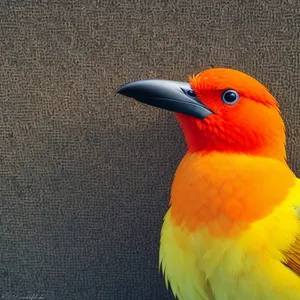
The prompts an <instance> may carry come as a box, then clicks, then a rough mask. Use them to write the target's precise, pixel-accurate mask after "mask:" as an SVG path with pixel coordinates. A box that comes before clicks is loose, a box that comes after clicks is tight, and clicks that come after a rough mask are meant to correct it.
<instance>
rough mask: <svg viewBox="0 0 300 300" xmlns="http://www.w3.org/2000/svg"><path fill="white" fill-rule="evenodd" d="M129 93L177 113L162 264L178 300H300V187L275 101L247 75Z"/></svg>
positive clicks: (160, 84)
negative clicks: (178, 156) (180, 149)
mask: <svg viewBox="0 0 300 300" xmlns="http://www.w3.org/2000/svg"><path fill="white" fill-rule="evenodd" d="M118 92H119V93H120V94H122V95H125V96H128V97H132V98H135V99H136V100H138V101H140V102H143V103H147V104H150V105H153V106H156V107H160V108H163V109H167V110H170V111H173V112H175V114H176V116H177V118H178V120H179V123H180V125H181V127H182V130H183V133H184V136H185V139H186V143H187V147H188V150H187V153H186V154H185V156H184V157H183V159H182V161H181V163H180V164H179V167H178V169H177V170H176V173H175V177H174V181H173V184H172V190H171V199H170V207H169V209H168V211H167V213H166V216H165V218H164V223H163V227H162V231H161V242H160V252H159V259H160V265H161V268H162V271H163V273H164V276H165V280H166V285H167V286H168V285H170V287H171V289H172V292H173V294H174V296H175V297H176V298H178V299H179V300H198V299H206V300H208V299H209V300H212V299H216V300H250V299H251V300H252V299H253V300H254V299H255V300H299V299H300V277H299V276H300V223H299V218H300V180H299V179H298V178H297V177H296V176H295V175H294V173H293V172H292V171H291V169H290V168H289V166H288V164H287V163H286V150H285V139H286V137H285V126H284V123H283V120H282V117H281V114H280V110H279V105H278V102H277V101H276V99H275V98H274V97H273V96H272V95H271V94H270V92H269V91H268V90H267V88H265V87H264V86H263V85H262V84H261V83H260V82H259V81H257V80H255V79H254V78H252V77H251V76H249V75H246V74H244V73H242V72H240V71H237V70H232V69H224V68H213V69H208V70H205V71H202V72H200V73H199V74H197V75H195V76H191V77H190V78H189V83H185V82H177V81H168V80H140V81H135V82H131V83H128V84H125V85H123V86H122V87H121V88H120V89H119V91H118Z"/></svg>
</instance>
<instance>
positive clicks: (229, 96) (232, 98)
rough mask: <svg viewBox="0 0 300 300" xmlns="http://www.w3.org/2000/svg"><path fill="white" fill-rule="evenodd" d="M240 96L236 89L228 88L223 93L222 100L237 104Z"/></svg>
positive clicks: (229, 103)
mask: <svg viewBox="0 0 300 300" xmlns="http://www.w3.org/2000/svg"><path fill="white" fill-rule="evenodd" d="M239 98H240V96H239V94H238V93H237V92H236V91H234V90H227V91H225V92H224V93H223V94H222V101H223V102H224V103H226V104H228V105H232V104H235V103H236V102H238V100H239Z"/></svg>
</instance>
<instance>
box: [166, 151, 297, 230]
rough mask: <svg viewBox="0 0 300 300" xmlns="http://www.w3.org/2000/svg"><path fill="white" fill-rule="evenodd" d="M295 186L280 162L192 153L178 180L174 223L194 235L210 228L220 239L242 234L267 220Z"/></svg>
mask: <svg viewBox="0 0 300 300" xmlns="http://www.w3.org/2000/svg"><path fill="white" fill-rule="evenodd" d="M295 182H296V177H295V175H294V174H293V173H292V171H291V170H290V169H289V168H288V167H287V165H286V164H283V163H282V162H280V161H279V160H274V159H268V158H263V157H255V156H248V155H238V154H231V155H228V154H223V153H214V154H210V155H205V156H203V155H201V154H199V153H194V154H193V153H188V154H186V155H185V157H184V158H183V160H182V161H181V163H180V165H179V167H178V169H177V171H176V174H175V178H174V182H173V186H172V192H171V201H170V205H171V207H170V211H171V217H172V220H173V222H174V223H176V224H177V225H179V226H180V225H182V226H186V228H187V229H188V230H190V231H195V230H197V229H198V228H201V227H205V228H208V229H209V230H210V231H211V232H213V233H214V234H217V235H224V234H225V235H228V234H237V233H238V232H237V231H239V230H243V228H244V229H245V228H247V227H248V226H249V225H250V224H251V223H252V222H254V221H257V220H259V219H261V218H263V217H265V216H266V215H268V214H269V213H270V212H271V211H272V210H273V208H274V207H275V206H276V205H278V204H279V203H280V202H281V201H283V200H284V198H285V197H286V196H287V194H288V192H289V190H290V188H291V187H292V186H293V185H294V184H295ZM262 183H263V184H262Z"/></svg>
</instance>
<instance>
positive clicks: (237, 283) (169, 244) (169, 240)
mask: <svg viewBox="0 0 300 300" xmlns="http://www.w3.org/2000/svg"><path fill="white" fill-rule="evenodd" d="M293 206H298V207H299V206H300V180H297V184H296V185H295V187H294V188H293V189H291V191H290V192H289V194H288V196H287V197H286V199H285V201H283V202H282V203H281V205H280V206H277V207H276V209H275V210H274V211H273V212H272V214H270V215H269V216H268V217H266V218H264V219H262V220H259V221H257V222H254V223H252V225H251V227H250V228H249V229H248V230H247V231H245V232H243V233H242V234H241V235H240V236H239V237H238V238H227V237H222V238H220V237H218V238H216V237H214V236H212V235H211V234H210V233H209V232H208V231H207V230H206V229H204V228H202V229H199V230H198V231H196V232H194V233H191V232H188V231H187V230H186V229H185V228H184V226H181V227H179V226H178V227H177V226H175V225H174V224H173V223H172V220H171V218H170V212H171V210H172V207H171V208H170V210H169V211H168V212H167V214H166V216H165V220H164V224H163V227H162V232H161V247H160V255H159V259H160V265H161V267H162V270H163V272H164V275H165V278H166V281H169V282H170V286H171V289H172V291H173V293H174V295H175V296H176V297H177V298H178V299H179V300H198V299H199V300H202V299H205V300H229V299H230V300H235V299H237V300H239V299H241V300H252V299H253V300H254V299H255V300H260V299H261V300H299V299H300V277H299V276H297V275H296V274H295V273H294V272H293V271H291V270H290V269H289V268H288V267H286V266H285V265H284V264H283V263H282V262H283V261H284V255H283V253H282V252H283V251H285V250H287V249H289V247H290V245H291V244H292V243H293V242H294V240H295V237H296V236H297V234H300V226H299V221H298V218H297V214H296V211H295V209H294V208H293Z"/></svg>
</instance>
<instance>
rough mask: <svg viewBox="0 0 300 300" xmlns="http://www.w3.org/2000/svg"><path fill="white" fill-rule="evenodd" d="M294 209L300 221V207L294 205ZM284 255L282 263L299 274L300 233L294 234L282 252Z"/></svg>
mask: <svg viewBox="0 0 300 300" xmlns="http://www.w3.org/2000/svg"><path fill="white" fill-rule="evenodd" d="M294 209H295V211H296V213H297V215H298V219H299V222H300V207H295V208H294ZM284 256H285V261H284V264H285V265H286V266H288V267H289V268H290V269H292V270H293V271H294V272H295V273H296V274H297V275H299V276H300V233H299V234H298V235H297V236H296V239H295V241H294V243H293V244H292V245H291V247H290V249H289V250H288V251H285V252H284Z"/></svg>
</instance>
